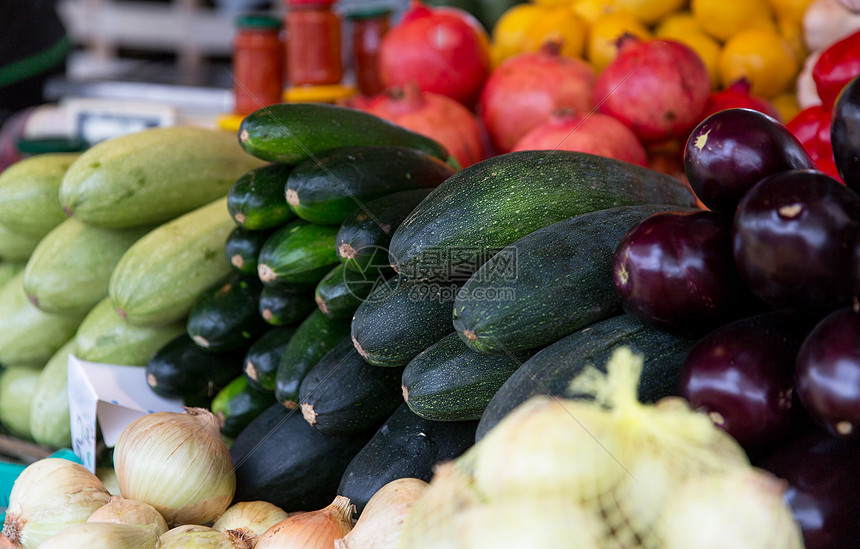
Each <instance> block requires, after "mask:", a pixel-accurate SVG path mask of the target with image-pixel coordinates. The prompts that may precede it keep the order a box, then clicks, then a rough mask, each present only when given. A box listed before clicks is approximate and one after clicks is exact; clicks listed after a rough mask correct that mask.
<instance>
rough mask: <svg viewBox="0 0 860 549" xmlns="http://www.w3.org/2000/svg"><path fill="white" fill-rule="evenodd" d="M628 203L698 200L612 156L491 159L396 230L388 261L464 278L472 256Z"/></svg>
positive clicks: (449, 183) (473, 264)
mask: <svg viewBox="0 0 860 549" xmlns="http://www.w3.org/2000/svg"><path fill="white" fill-rule="evenodd" d="M632 204H670V205H676V206H688V207H692V206H694V205H695V204H696V201H695V196H694V195H693V192H692V191H691V190H690V188H689V186H688V185H686V184H685V183H682V182H681V181H679V180H677V179H675V178H673V177H670V176H668V175H664V174H661V173H658V172H656V171H653V170H650V169H648V168H643V167H641V166H636V165H634V164H629V163H627V162H622V161H620V160H614V159H612V158H606V157H602V156H596V155H592V154H587V153H582V152H574V151H520V152H513V153H508V154H504V155H499V156H494V157H492V158H489V159H487V160H484V161H481V162H478V163H476V164H473V165H471V166H469V167H468V168H465V169H463V170H462V171H460V172H458V173H456V174H454V175H453V176H451V177H449V178H448V179H447V180H446V181H445V182H444V183H442V184H441V185H439V186H438V187H437V188H436V190H434V191H433V192H432V193H430V195H429V196H428V197H427V198H426V199H425V200H423V201H422V202H421V204H419V205H418V207H417V208H415V210H414V211H413V212H412V213H411V214H410V215H409V217H407V218H406V219H405V220H404V221H403V223H401V224H400V226H399V227H398V228H397V230H396V231H395V232H394V236H393V237H392V239H391V245H390V260H391V264H392V266H393V267H394V269H395V270H396V271H397V272H399V273H404V274H407V275H408V276H409V277H410V278H431V277H434V276H438V275H439V274H440V273H441V274H445V273H448V272H451V271H452V270H453V271H457V272H462V273H467V274H470V273H472V272H474V271H475V270H476V269H477V268H478V267H480V261H478V260H476V257H475V256H476V255H481V254H483V255H486V254H490V253H492V252H493V251H494V250H499V249H501V248H502V247H504V246H507V245H508V244H510V243H511V242H513V241H514V240H516V239H518V238H521V237H523V236H525V235H527V234H528V233H530V232H532V231H535V230H537V229H540V228H541V227H545V226H547V225H550V224H552V223H555V222H556V221H561V220H563V219H568V218H570V217H573V216H575V215H578V214H581V213H585V212H589V211H594V210H603V209H606V208H613V207H615V206H625V205H632ZM466 252H471V253H466ZM443 267H444V269H443Z"/></svg>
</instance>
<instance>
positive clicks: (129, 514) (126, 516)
mask: <svg viewBox="0 0 860 549" xmlns="http://www.w3.org/2000/svg"><path fill="white" fill-rule="evenodd" d="M87 522H111V523H114V524H130V525H133V526H153V527H154V529H155V532H156V536H155V537H158V536H160V535H161V534H163V533H165V532H167V522H165V521H164V517H162V516H161V513H159V512H158V511H156V509H155V507H153V506H152V505H150V504H148V503H144V502H142V501H137V500H133V499H127V498H124V497H120V496H111V498H110V501H108V502H107V503H106V504H105V505H103V506H101V507H99V508H98V509H96V510H95V512H93V514H92V515H90V517H89V518H88V519H87Z"/></svg>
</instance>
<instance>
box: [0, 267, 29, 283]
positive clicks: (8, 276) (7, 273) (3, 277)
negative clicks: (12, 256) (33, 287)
mask: <svg viewBox="0 0 860 549" xmlns="http://www.w3.org/2000/svg"><path fill="white" fill-rule="evenodd" d="M25 265H26V263H25V262H23V261H0V288H2V287H3V286H5V285H6V283H7V282H9V281H10V280H12V279H13V278H15V275H17V274H18V273H20V272H21V271H23V270H24V266H25Z"/></svg>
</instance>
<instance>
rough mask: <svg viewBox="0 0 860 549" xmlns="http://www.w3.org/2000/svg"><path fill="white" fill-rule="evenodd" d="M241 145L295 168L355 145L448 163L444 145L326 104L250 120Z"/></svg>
mask: <svg viewBox="0 0 860 549" xmlns="http://www.w3.org/2000/svg"><path fill="white" fill-rule="evenodd" d="M239 143H240V144H241V145H242V147H243V148H244V149H245V150H246V151H247V152H249V153H250V154H252V155H254V156H256V157H257V158H262V159H263V160H268V161H269V162H282V163H285V164H297V163H298V162H300V161H302V160H304V159H305V158H310V157H313V156H316V155H318V154H320V153H322V152H324V151H327V150H329V149H336V148H339V147H349V146H354V145H377V146H400V147H409V148H412V149H417V150H419V151H423V152H425V153H427V154H431V155H433V156H435V157H437V158H440V159H442V160H445V161H449V158H450V155H449V154H448V151H446V150H445V147H443V146H442V145H440V144H439V143H438V142H436V141H434V140H433V139H431V138H429V137H425V136H423V135H421V134H419V133H416V132H413V131H411V130H407V129H406V128H404V127H402V126H398V125H397V124H394V123H392V122H388V121H387V120H383V119H382V118H380V117H378V116H375V115H372V114H369V113H366V112H362V111H359V110H356V109H350V108H348V107H341V106H338V105H330V104H326V103H278V104H276V105H269V106H267V107H265V108H262V109H259V110H257V111H254V112H252V113H251V114H249V115H248V116H246V117H245V118H244V119H243V120H242V123H241V125H240V126H239Z"/></svg>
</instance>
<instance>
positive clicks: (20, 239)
mask: <svg viewBox="0 0 860 549" xmlns="http://www.w3.org/2000/svg"><path fill="white" fill-rule="evenodd" d="M39 240H41V239H40V238H39V237H38V236H32V235H28V234H23V233H16V232H15V231H12V230H9V229H8V228H6V226H5V225H3V224H2V223H0V259H4V260H7V261H27V259H29V257H30V254H32V253H33V250H35V249H36V246H37V245H38V244H39Z"/></svg>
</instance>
